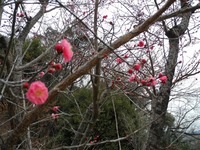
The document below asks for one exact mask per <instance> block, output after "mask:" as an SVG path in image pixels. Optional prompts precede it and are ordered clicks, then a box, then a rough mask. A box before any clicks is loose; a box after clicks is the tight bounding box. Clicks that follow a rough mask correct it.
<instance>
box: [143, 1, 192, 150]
mask: <svg viewBox="0 0 200 150" xmlns="http://www.w3.org/2000/svg"><path fill="white" fill-rule="evenodd" d="M181 6H184V8H185V7H189V5H188V4H187V2H185V1H184V3H183V2H182V3H181ZM191 14H192V13H191V12H189V13H186V14H184V16H183V17H182V20H181V23H180V24H179V25H176V26H173V27H172V28H171V29H170V30H168V31H167V32H166V36H167V37H168V39H169V54H168V58H167V63H166V65H165V75H166V76H167V78H168V81H167V83H166V84H162V85H161V87H160V90H159V92H158V94H157V95H156V96H155V98H154V99H153V100H152V116H151V118H152V121H153V122H152V124H151V126H150V131H149V137H148V141H147V148H146V149H148V150H161V149H165V147H166V146H167V145H166V144H165V139H164V136H163V135H164V130H163V128H164V125H165V116H166V113H167V108H168V103H169V98H170V93H171V88H172V80H173V76H174V73H175V67H176V64H177V58H178V53H179V37H180V36H182V35H183V34H184V33H185V31H186V29H187V27H188V24H189V19H190V16H191Z"/></svg>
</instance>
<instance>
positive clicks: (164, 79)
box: [159, 76, 167, 84]
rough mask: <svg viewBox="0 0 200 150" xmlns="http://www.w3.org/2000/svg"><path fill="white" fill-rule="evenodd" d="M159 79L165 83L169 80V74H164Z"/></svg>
mask: <svg viewBox="0 0 200 150" xmlns="http://www.w3.org/2000/svg"><path fill="white" fill-rule="evenodd" d="M159 79H160V81H161V82H162V83H163V84H165V83H166V82H167V76H162V77H160V78H159Z"/></svg>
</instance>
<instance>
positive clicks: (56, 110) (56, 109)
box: [52, 106, 60, 112]
mask: <svg viewBox="0 0 200 150" xmlns="http://www.w3.org/2000/svg"><path fill="white" fill-rule="evenodd" d="M59 108H60V106H54V107H53V108H52V110H53V111H54V112H58V109H59Z"/></svg>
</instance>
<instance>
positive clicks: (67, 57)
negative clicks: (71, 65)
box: [61, 39, 73, 63]
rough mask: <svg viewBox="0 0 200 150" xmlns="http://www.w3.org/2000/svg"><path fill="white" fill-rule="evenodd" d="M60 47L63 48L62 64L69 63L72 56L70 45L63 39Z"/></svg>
mask: <svg viewBox="0 0 200 150" xmlns="http://www.w3.org/2000/svg"><path fill="white" fill-rule="evenodd" d="M61 45H62V46H63V57H64V63H66V62H69V61H70V60H71V59H72V56H73V51H72V50H71V45H70V43H69V42H68V41H67V40H66V39H63V40H62V41H61Z"/></svg>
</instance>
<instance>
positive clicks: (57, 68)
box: [53, 63, 62, 71]
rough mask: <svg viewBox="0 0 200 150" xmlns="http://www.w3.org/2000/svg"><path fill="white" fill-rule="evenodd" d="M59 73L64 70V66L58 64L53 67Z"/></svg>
mask: <svg viewBox="0 0 200 150" xmlns="http://www.w3.org/2000/svg"><path fill="white" fill-rule="evenodd" d="M53 67H54V68H55V69H56V70H57V71H58V70H61V69H62V65H61V64H60V63H57V64H55V65H54V66H53Z"/></svg>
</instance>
